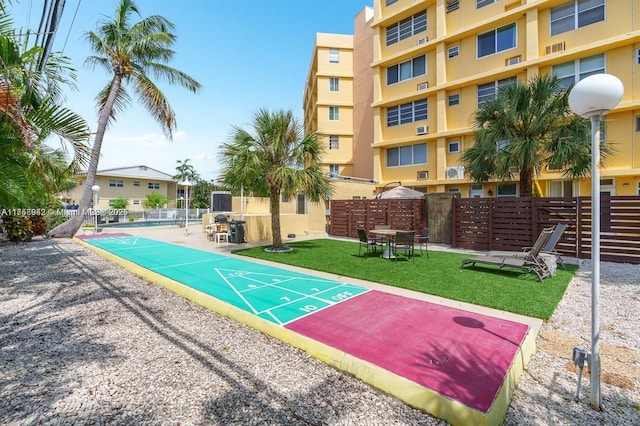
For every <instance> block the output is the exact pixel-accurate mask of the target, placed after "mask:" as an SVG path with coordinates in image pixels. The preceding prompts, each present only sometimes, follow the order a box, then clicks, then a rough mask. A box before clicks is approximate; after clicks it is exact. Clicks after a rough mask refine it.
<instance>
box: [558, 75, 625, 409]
mask: <svg viewBox="0 0 640 426" xmlns="http://www.w3.org/2000/svg"><path fill="white" fill-rule="evenodd" d="M623 94H624V87H623V85H622V82H621V81H620V80H619V79H618V78H617V77H615V76H613V75H610V74H594V75H591V76H589V77H587V78H585V79H583V80H580V81H579V82H578V83H577V84H576V85H575V86H574V87H573V89H572V90H571V93H569V106H570V107H571V109H572V110H573V111H574V112H575V113H576V114H578V115H580V116H582V117H585V118H589V119H590V120H591V356H590V362H589V367H590V369H591V408H593V409H594V410H598V411H600V410H602V397H601V395H600V170H599V169H598V164H599V163H600V119H601V118H602V116H604V115H606V114H607V113H608V112H609V111H611V110H612V109H613V108H614V107H615V106H616V105H618V103H619V102H620V100H621V99H622V95H623Z"/></svg>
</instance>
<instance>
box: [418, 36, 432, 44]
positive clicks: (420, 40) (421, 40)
mask: <svg viewBox="0 0 640 426" xmlns="http://www.w3.org/2000/svg"><path fill="white" fill-rule="evenodd" d="M428 41H429V37H422V38H419V39H418V46H420V45H421V44H425V43H426V42H428Z"/></svg>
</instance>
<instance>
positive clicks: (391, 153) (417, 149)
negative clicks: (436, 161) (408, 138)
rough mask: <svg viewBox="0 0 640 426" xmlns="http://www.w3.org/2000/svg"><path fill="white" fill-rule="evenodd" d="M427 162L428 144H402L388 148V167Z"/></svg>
mask: <svg viewBox="0 0 640 426" xmlns="http://www.w3.org/2000/svg"><path fill="white" fill-rule="evenodd" d="M413 164H427V144H426V143H419V144H416V145H408V146H401V147H399V148H389V149H387V167H398V166H411V165H413Z"/></svg>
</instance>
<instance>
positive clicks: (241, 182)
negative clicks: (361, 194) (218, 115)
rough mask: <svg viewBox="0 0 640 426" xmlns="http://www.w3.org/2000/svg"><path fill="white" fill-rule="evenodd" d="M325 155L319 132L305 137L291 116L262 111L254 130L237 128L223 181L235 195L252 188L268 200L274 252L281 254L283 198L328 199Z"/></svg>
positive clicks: (227, 147) (224, 153)
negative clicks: (323, 166)
mask: <svg viewBox="0 0 640 426" xmlns="http://www.w3.org/2000/svg"><path fill="white" fill-rule="evenodd" d="M323 152H324V150H323V147H322V145H321V144H320V142H319V140H318V136H317V134H315V133H309V134H304V130H303V128H302V126H301V125H300V124H299V123H298V121H297V120H296V119H295V118H294V116H293V113H292V112H291V111H282V110H280V111H275V112H270V111H268V110H267V109H264V108H263V109H260V110H259V111H258V112H257V113H256V114H255V115H254V117H253V122H252V129H251V130H250V131H247V130H244V129H242V128H240V127H237V126H234V127H233V130H232V132H231V136H230V138H229V141H228V142H227V143H225V144H224V145H223V147H222V150H221V155H220V157H221V162H222V164H223V167H224V169H223V172H222V177H221V181H222V183H223V184H225V185H226V186H227V187H229V188H230V189H232V190H239V189H240V188H241V187H243V188H250V189H251V191H252V192H253V194H254V195H258V196H267V195H268V196H269V199H270V201H271V233H272V239H273V241H272V243H273V249H274V250H279V249H282V247H283V245H282V236H281V235H280V197H281V196H282V195H284V196H293V195H295V194H304V195H306V196H308V197H309V199H310V200H311V201H312V202H320V201H322V200H324V199H325V198H326V197H327V196H328V194H329V193H330V191H331V189H332V188H331V184H330V182H329V180H328V179H327V178H326V176H325V175H324V173H323V172H322V169H321V167H320V158H321V156H322V154H323Z"/></svg>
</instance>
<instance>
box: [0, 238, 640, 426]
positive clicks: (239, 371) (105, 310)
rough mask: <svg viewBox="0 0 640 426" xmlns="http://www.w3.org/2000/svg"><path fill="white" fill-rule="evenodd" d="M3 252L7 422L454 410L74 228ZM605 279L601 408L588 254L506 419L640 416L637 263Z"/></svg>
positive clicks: (393, 415) (232, 419)
mask: <svg viewBox="0 0 640 426" xmlns="http://www.w3.org/2000/svg"><path fill="white" fill-rule="evenodd" d="M0 262H1V263H0V265H2V267H1V268H0V348H1V352H0V424H9V425H32V424H45V425H52V424H55V425H59V424H182V425H258V424H260V425H444V424H446V423H445V422H443V421H441V420H438V419H435V418H433V417H431V416H429V415H427V414H425V413H423V412H421V411H419V410H415V409H412V408H410V407H408V406H407V405H405V404H403V403H402V402H400V401H398V400H397V399H395V398H393V397H391V396H389V395H386V394H384V393H382V392H379V391H377V390H376V389H374V388H372V387H371V386H369V385H366V384H364V383H362V382H361V381H359V380H357V379H355V378H353V377H351V376H349V375H346V374H343V373H341V372H339V371H337V370H335V369H333V368H331V367H329V366H327V365H325V364H324V363H322V362H320V361H318V360H316V359H314V358H312V357H310V356H309V355H308V354H306V353H305V352H303V351H301V350H298V349H295V348H293V347H290V346H289V345H287V344H284V343H281V342H280V341H278V340H276V339H274V338H271V337H269V336H266V335H264V334H263V333H260V332H258V331H256V330H253V329H250V328H248V327H246V326H244V325H241V324H238V323H236V322H234V321H232V320H230V319H227V318H225V317H222V316H220V315H217V314H215V313H213V312H210V311H208V310H206V309H204V308H202V307H200V306H198V305H196V304H194V303H192V302H190V301H187V300H184V299H182V298H181V297H178V296H176V295H175V294H173V293H171V292H169V291H167V290H165V289H164V288H162V287H160V286H157V285H155V284H152V283H149V282H147V281H145V280H143V279H141V278H139V277H137V276H135V275H133V274H131V273H129V272H127V271H125V270H123V269H122V268H120V267H119V266H117V265H115V264H112V263H110V262H108V261H105V260H104V259H102V258H100V257H99V256H97V255H96V254H94V253H93V252H91V251H89V250H87V249H85V248H84V247H82V246H80V245H78V244H75V243H73V242H72V241H70V240H40V241H34V242H31V243H28V244H20V245H13V244H5V245H3V246H2V247H0ZM601 284H602V291H601V330H602V333H601V342H602V343H601V345H602V354H603V355H602V357H603V361H602V363H603V367H602V369H603V384H602V395H603V401H604V404H605V410H604V412H596V411H594V410H592V409H591V408H590V407H589V380H588V377H583V381H582V390H581V395H580V401H579V402H574V401H573V397H574V395H575V392H576V387H577V372H576V370H575V367H573V365H572V363H571V362H570V361H569V358H570V356H571V351H572V348H573V347H574V346H579V345H582V346H585V347H588V346H589V341H590V333H591V332H590V325H589V324H590V300H591V299H590V297H591V296H590V272H589V263H588V262H584V263H583V264H582V265H581V268H580V271H579V272H578V274H577V276H576V278H575V279H574V280H573V281H572V283H571V285H570V287H569V289H568V291H567V294H566V295H565V298H564V299H563V301H562V303H561V304H560V306H559V307H558V309H557V311H556V313H555V314H554V316H553V317H552V319H551V320H550V321H549V322H548V323H545V324H544V325H543V327H542V329H541V332H540V337H539V338H538V345H539V347H538V349H539V350H538V351H537V353H536V354H535V355H534V357H533V359H532V361H531V363H530V364H529V368H528V369H527V371H525V373H524V375H523V376H522V378H521V380H520V382H519V384H518V388H517V390H516V392H515V394H514V396H513V401H512V404H511V406H510V408H509V411H508V413H507V417H506V419H505V422H504V424H505V425H548V424H555V425H576V424H579V425H592V424H606V425H625V424H629V425H632V424H635V425H638V424H640V411H639V410H640V390H639V389H638V386H640V374H639V373H638V372H639V371H640V344H639V339H638V326H637V319H638V318H639V315H638V313H639V311H640V303H639V302H640V266H631V265H618V264H607V263H603V264H602V266H601ZM572 367H573V368H572ZM585 376H586V372H585ZM609 383H613V384H609Z"/></svg>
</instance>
